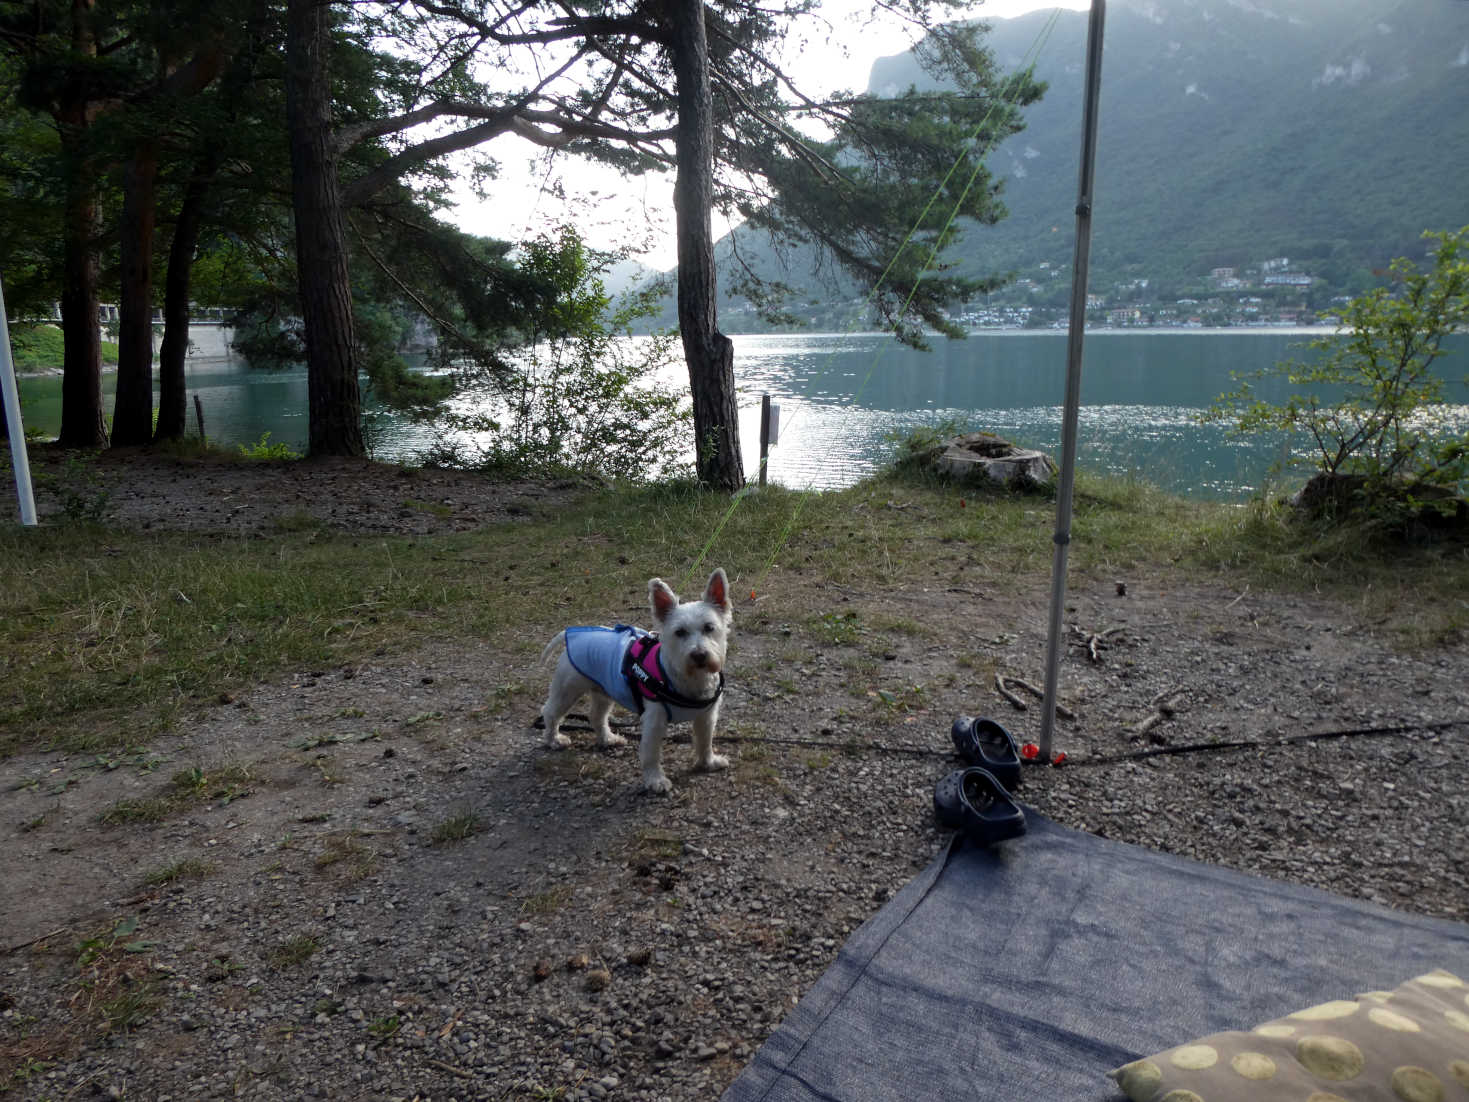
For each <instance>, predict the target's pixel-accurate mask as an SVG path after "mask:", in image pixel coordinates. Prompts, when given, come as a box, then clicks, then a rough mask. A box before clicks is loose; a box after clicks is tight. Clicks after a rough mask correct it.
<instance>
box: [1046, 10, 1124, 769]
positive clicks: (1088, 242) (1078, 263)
mask: <svg viewBox="0 0 1469 1102" xmlns="http://www.w3.org/2000/svg"><path fill="white" fill-rule="evenodd" d="M1106 19H1107V3H1106V0H1092V9H1091V19H1090V21H1089V22H1088V23H1087V37H1086V97H1085V106H1084V109H1083V111H1082V123H1081V179H1080V182H1079V184H1078V187H1077V198H1076V253H1075V256H1074V258H1073V260H1072V265H1071V321H1070V329H1069V331H1068V335H1067V344H1066V405H1065V410H1064V413H1063V416H1062V426H1061V480H1060V483H1059V484H1058V485H1057V488H1056V534H1055V535H1054V536H1053V537H1052V540H1053V541H1054V543H1055V545H1056V553H1055V562H1054V564H1053V566H1052V569H1051V621H1050V634H1049V636H1048V640H1047V644H1046V692H1045V699H1044V701H1043V702H1042V704H1041V733H1040V757H1041V760H1042V761H1050V760H1051V751H1052V744H1053V742H1054V735H1055V726H1056V696H1057V692H1058V688H1059V684H1060V680H1061V651H1062V646H1063V644H1062V639H1061V614H1062V611H1063V609H1064V607H1065V604H1066V555H1067V550H1068V549H1069V547H1070V545H1071V494H1072V490H1073V488H1074V486H1075V483H1076V419H1077V412H1078V411H1079V410H1080V408H1081V342H1082V335H1083V334H1084V332H1085V330H1086V276H1087V264H1088V262H1089V260H1090V258H1091V246H1092V198H1093V187H1094V172H1095V167H1096V159H1097V101H1098V99H1100V97H1101V90H1102V28H1103V25H1104V24H1105V22H1106Z"/></svg>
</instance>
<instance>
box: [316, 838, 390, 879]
mask: <svg viewBox="0 0 1469 1102" xmlns="http://www.w3.org/2000/svg"><path fill="white" fill-rule="evenodd" d="M316 867H317V868H319V869H322V870H326V869H332V870H333V871H336V872H338V873H340V874H342V875H343V876H344V877H345V878H346V879H348V880H362V879H365V878H366V877H368V876H370V875H371V874H372V870H373V869H374V868H376V867H377V852H376V851H375V850H374V849H373V848H372V847H371V846H369V845H366V844H365V843H364V842H362V841H361V840H360V839H359V838H358V836H357V832H356V831H351V830H347V831H342V832H340V833H337V834H328V835H326V837H325V838H324V839H323V840H322V850H321V852H320V853H319V854H317V855H316Z"/></svg>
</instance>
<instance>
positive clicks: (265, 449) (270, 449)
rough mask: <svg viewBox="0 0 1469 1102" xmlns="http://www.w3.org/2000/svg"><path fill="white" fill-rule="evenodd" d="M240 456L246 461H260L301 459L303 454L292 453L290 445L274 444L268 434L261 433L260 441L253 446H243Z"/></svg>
mask: <svg viewBox="0 0 1469 1102" xmlns="http://www.w3.org/2000/svg"><path fill="white" fill-rule="evenodd" d="M240 454H241V455H242V456H244V457H245V458H246V459H259V460H272V459H300V458H301V453H300V452H298V451H292V450H291V448H290V445H288V444H272V443H271V442H270V433H268V432H265V433H261V435H260V439H259V440H257V441H256V442H255V443H253V444H241V445H240Z"/></svg>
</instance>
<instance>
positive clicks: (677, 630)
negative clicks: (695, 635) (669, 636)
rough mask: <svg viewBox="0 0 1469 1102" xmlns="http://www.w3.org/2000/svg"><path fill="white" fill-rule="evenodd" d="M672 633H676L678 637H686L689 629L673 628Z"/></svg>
mask: <svg viewBox="0 0 1469 1102" xmlns="http://www.w3.org/2000/svg"><path fill="white" fill-rule="evenodd" d="M673 634H674V635H676V636H677V637H678V638H680V639H684V638H687V637H688V634H689V629H688V628H675V629H674V631H673Z"/></svg>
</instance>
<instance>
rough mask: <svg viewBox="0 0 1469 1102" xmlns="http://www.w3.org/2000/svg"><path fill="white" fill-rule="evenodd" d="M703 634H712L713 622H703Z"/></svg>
mask: <svg viewBox="0 0 1469 1102" xmlns="http://www.w3.org/2000/svg"><path fill="white" fill-rule="evenodd" d="M704 634H705V635H713V634H714V625H713V624H705V625H704Z"/></svg>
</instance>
